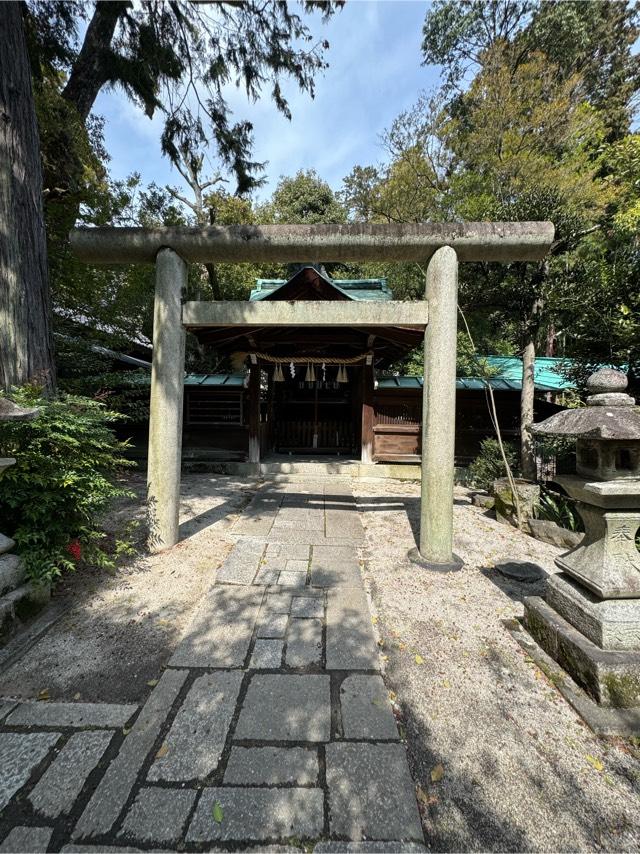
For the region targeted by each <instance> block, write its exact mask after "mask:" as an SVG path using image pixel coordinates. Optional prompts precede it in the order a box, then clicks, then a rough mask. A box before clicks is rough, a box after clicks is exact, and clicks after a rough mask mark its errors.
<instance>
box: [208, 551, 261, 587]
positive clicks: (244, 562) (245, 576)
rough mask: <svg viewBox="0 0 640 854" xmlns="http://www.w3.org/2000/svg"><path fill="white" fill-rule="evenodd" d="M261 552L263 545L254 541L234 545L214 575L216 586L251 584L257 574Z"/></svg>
mask: <svg viewBox="0 0 640 854" xmlns="http://www.w3.org/2000/svg"><path fill="white" fill-rule="evenodd" d="M263 551H264V545H263V543H261V542H259V541H256V540H244V541H242V542H239V543H236V546H235V548H234V549H233V551H232V552H231V553H230V554H229V555H228V557H227V558H226V560H225V561H224V563H223V564H222V566H221V567H220V568H219V569H218V571H217V573H216V581H217V582H218V584H251V583H252V581H253V579H254V578H255V575H256V573H257V572H258V567H259V565H260V560H261V558H262V553H263Z"/></svg>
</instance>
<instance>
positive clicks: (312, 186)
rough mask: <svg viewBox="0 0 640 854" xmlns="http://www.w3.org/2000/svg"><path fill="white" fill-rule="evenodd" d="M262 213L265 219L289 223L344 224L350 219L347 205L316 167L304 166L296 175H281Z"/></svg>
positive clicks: (263, 219)
mask: <svg viewBox="0 0 640 854" xmlns="http://www.w3.org/2000/svg"><path fill="white" fill-rule="evenodd" d="M258 216H259V219H260V221H261V222H272V223H285V224H289V223H291V224H306V223H309V224H314V223H324V222H326V223H342V222H346V219H347V214H346V210H345V209H344V207H343V205H342V204H341V203H340V201H339V200H338V199H337V198H336V195H335V193H334V192H333V190H332V189H331V187H330V186H329V184H327V182H326V181H323V180H322V178H320V177H319V176H318V174H317V172H316V171H315V169H308V170H306V171H305V170H303V169H300V170H299V171H298V172H297V173H296V174H295V175H294V176H293V177H292V178H284V177H283V178H280V180H279V181H278V185H277V187H276V189H275V190H274V192H273V195H272V197H271V200H270V201H269V202H268V203H267V204H266V205H264V206H263V207H262V208H261V209H260V210H259V212H258Z"/></svg>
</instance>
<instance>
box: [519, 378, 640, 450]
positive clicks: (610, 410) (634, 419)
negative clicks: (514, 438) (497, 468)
mask: <svg viewBox="0 0 640 854" xmlns="http://www.w3.org/2000/svg"><path fill="white" fill-rule="evenodd" d="M626 387H627V377H626V375H625V374H624V373H622V371H616V370H615V369H613V368H601V369H600V370H599V371H596V372H595V373H594V374H591V376H590V377H589V379H588V380H587V389H588V390H589V391H590V392H591V395H590V396H589V397H588V398H587V405H586V406H584V407H580V408H578V409H564V410H563V411H562V412H557V413H556V414H555V415H552V416H551V417H550V418H547V419H545V420H544V421H541V422H540V424H534V425H533V426H532V427H531V432H532V433H534V434H535V435H536V436H575V437H576V438H577V439H604V440H607V441H622V442H625V441H626V442H640V415H639V414H638V410H637V408H636V406H635V401H634V399H633V398H632V397H630V396H629V395H628V394H625V393H624V390H625V389H626Z"/></svg>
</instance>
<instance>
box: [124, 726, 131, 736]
mask: <svg viewBox="0 0 640 854" xmlns="http://www.w3.org/2000/svg"><path fill="white" fill-rule="evenodd" d="M130 732H131V727H130V726H125V727H122V734H123V735H129V733H130Z"/></svg>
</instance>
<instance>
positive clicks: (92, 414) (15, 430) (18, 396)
mask: <svg viewBox="0 0 640 854" xmlns="http://www.w3.org/2000/svg"><path fill="white" fill-rule="evenodd" d="M11 397H12V399H13V400H15V401H16V402H17V403H19V404H21V405H22V406H37V407H38V408H39V410H40V415H39V417H38V418H36V419H35V420H34V421H17V422H3V423H1V424H0V453H1V455H2V456H5V457H14V458H15V459H16V464H15V465H14V466H12V467H11V468H9V469H7V470H6V471H5V473H4V476H3V477H2V478H0V514H1V516H2V519H3V523H4V524H5V526H6V528H7V530H8V531H11V533H12V536H13V537H14V538H15V540H16V543H17V546H18V551H19V552H20V554H21V555H22V557H23V559H24V561H25V565H26V568H27V572H28V574H29V576H30V577H31V578H32V579H34V580H35V581H40V582H44V581H49V580H51V579H54V578H56V577H57V576H59V575H60V574H61V573H62V572H65V571H69V570H73V569H74V568H75V566H76V562H77V558H78V557H79V556H80V555H81V559H82V560H83V561H84V562H86V563H87V564H91V565H94V566H102V567H106V568H110V567H112V566H113V564H114V560H115V557H114V554H113V553H111V554H110V553H109V552H108V551H107V550H106V548H105V534H104V533H103V532H102V531H101V529H100V525H99V522H100V516H101V514H102V513H104V512H105V511H106V510H107V508H108V507H109V505H110V504H111V502H112V501H113V500H114V499H115V498H118V497H122V496H125V495H128V494H129V493H128V492H127V490H126V489H124V488H123V487H122V486H121V485H119V484H118V476H119V474H120V473H121V472H122V471H123V470H124V468H125V467H126V466H129V465H133V463H131V462H129V461H127V460H126V459H125V458H124V456H123V452H124V450H125V448H126V447H127V445H126V443H123V442H118V441H117V440H116V438H115V436H114V434H113V432H112V430H111V429H110V428H111V425H112V424H114V423H115V422H116V421H117V420H118V419H119V418H120V417H121V416H119V415H117V414H116V413H114V412H112V411H110V410H108V409H106V408H105V406H104V405H102V404H100V403H98V402H96V401H95V400H90V399H88V398H85V397H77V396H74V395H61V396H60V397H58V398H55V399H44V398H42V397H40V392H39V390H38V389H35V388H32V387H26V388H23V389H20V390H16V391H15V392H13V393H12V395H11ZM123 550H124V551H125V552H126V551H127V546H126V543H123V542H119V543H116V545H115V548H114V549H112V552H115V553H116V556H117V554H118V553H121V552H122V551H123ZM74 553H75V554H74Z"/></svg>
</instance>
